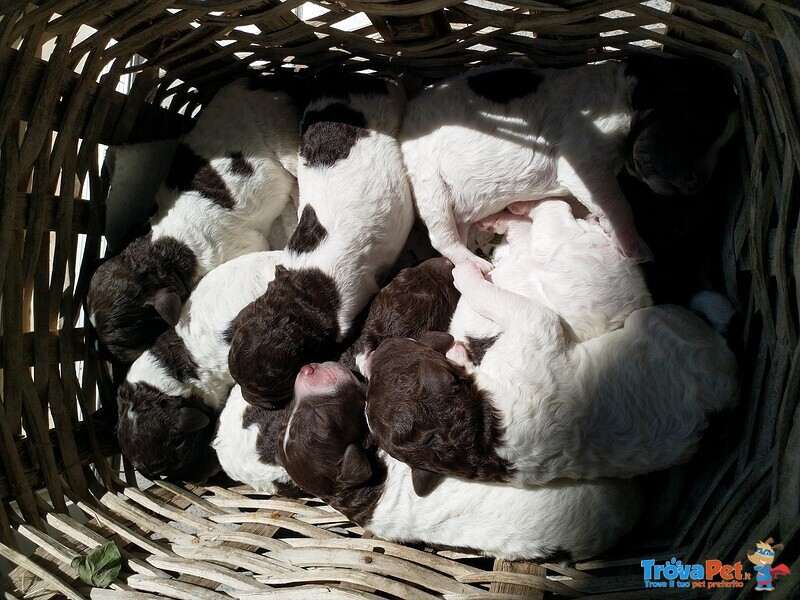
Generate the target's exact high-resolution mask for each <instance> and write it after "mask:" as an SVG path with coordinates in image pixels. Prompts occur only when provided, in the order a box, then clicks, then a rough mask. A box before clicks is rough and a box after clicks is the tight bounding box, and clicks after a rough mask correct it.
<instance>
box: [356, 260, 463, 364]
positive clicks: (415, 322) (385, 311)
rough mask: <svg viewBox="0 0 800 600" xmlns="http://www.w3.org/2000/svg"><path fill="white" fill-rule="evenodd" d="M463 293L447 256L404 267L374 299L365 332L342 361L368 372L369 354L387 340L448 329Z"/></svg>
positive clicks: (363, 329) (363, 331)
mask: <svg viewBox="0 0 800 600" xmlns="http://www.w3.org/2000/svg"><path fill="white" fill-rule="evenodd" d="M460 296H461V294H459V292H458V290H457V289H456V288H455V286H454V285H453V263H451V262H450V261H449V260H447V259H446V258H442V257H439V258H431V259H428V260H426V261H425V262H423V263H420V264H419V265H417V266H416V267H409V268H407V269H403V270H402V271H400V272H399V273H398V274H397V275H396V276H395V278H394V279H392V281H390V282H389V284H388V285H387V286H386V287H384V288H383V289H381V291H380V292H378V295H377V296H375V298H374V299H373V300H372V303H371V304H370V306H369V313H368V314H367V318H366V321H365V322H364V327H363V328H362V330H361V334H360V335H359V336H358V338H357V339H356V341H355V342H353V344H352V345H351V346H350V347H349V348H348V349H347V350H345V352H344V354H342V357H341V362H342V363H343V364H344V365H346V366H347V367H348V368H349V369H351V370H357V371H359V372H360V373H361V374H362V375H364V374H365V373H364V364H365V362H366V359H367V356H368V355H369V353H370V352H372V351H373V350H376V349H377V348H378V346H380V344H381V342H383V341H384V340H387V339H389V338H393V337H412V338H416V337H418V336H420V335H421V334H423V333H425V332H426V331H444V330H446V329H447V327H448V325H449V324H450V318H451V317H452V316H453V311H455V309H456V304H458V299H459V297H460Z"/></svg>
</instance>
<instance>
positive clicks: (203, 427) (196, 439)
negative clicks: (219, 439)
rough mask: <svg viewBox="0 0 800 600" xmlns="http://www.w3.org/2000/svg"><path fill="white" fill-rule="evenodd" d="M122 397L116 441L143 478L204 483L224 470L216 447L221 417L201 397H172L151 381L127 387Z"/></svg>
mask: <svg viewBox="0 0 800 600" xmlns="http://www.w3.org/2000/svg"><path fill="white" fill-rule="evenodd" d="M117 399H118V402H119V409H120V425H121V426H118V427H117V439H118V440H119V445H120V448H121V449H122V451H123V453H124V454H125V457H126V458H128V460H130V461H131V463H132V464H133V466H134V468H135V469H136V470H137V471H139V472H140V473H141V474H142V475H144V476H145V477H147V478H149V479H156V478H159V477H162V476H167V477H172V478H176V479H180V480H183V481H191V482H202V481H205V480H206V479H208V478H209V477H211V476H212V475H214V474H215V473H217V471H219V461H218V460H217V455H216V453H215V452H214V449H213V448H211V440H212V439H213V438H214V426H213V425H214V423H215V422H216V418H217V417H216V414H215V412H214V409H212V408H211V407H209V406H206V404H205V403H204V402H203V400H202V399H201V398H200V397H199V396H196V395H191V396H168V395H166V394H164V393H163V392H162V391H161V390H158V389H156V388H154V387H152V386H150V385H148V384H146V383H134V384H128V383H125V384H123V385H122V386H120V388H119V392H118V398H117Z"/></svg>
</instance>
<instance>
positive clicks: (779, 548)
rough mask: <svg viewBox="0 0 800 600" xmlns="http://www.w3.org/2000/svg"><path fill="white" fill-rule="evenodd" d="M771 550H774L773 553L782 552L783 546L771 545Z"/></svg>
mask: <svg viewBox="0 0 800 600" xmlns="http://www.w3.org/2000/svg"><path fill="white" fill-rule="evenodd" d="M772 549H773V550H775V552H777V551H778V550H783V544H772Z"/></svg>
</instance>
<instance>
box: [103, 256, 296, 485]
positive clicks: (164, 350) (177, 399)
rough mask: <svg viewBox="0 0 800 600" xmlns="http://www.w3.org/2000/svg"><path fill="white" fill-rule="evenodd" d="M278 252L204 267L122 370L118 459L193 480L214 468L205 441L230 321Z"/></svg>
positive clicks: (224, 376) (216, 404)
mask: <svg viewBox="0 0 800 600" xmlns="http://www.w3.org/2000/svg"><path fill="white" fill-rule="evenodd" d="M282 259H283V252H277V251H276V252H256V253H252V254H248V255H245V256H242V257H239V258H237V259H235V260H232V261H230V262H227V263H225V264H224V265H221V266H219V267H217V268H216V269H214V270H213V271H212V272H211V273H209V274H208V275H207V276H206V277H205V278H203V280H202V281H201V282H200V283H199V284H198V286H197V288H195V290H194V292H192V295H191V296H190V297H189V300H188V301H187V302H186V304H185V305H184V307H183V313H182V314H181V318H180V320H179V321H178V324H177V325H176V326H175V328H173V329H168V330H167V331H165V332H164V333H162V334H161V335H160V336H159V337H158V339H157V340H156V341H155V343H154V344H153V346H152V347H151V348H150V349H149V350H147V351H145V352H144V353H143V354H142V355H141V356H140V357H139V358H138V359H136V361H134V363H133V365H131V368H130V370H129V371H128V373H127V375H126V378H125V381H124V382H123V383H122V384H121V385H120V387H119V390H118V397H117V402H118V411H119V421H118V424H117V438H118V439H119V443H120V449H121V450H122V453H123V454H124V455H125V457H126V458H127V459H128V460H130V461H131V462H132V464H133V465H134V466H135V467H136V469H137V470H139V471H140V472H142V473H143V474H146V475H147V476H149V477H151V478H153V477H157V476H161V475H164V476H170V477H176V478H179V479H183V480H186V481H194V482H199V481H203V480H204V479H205V478H206V477H208V476H210V475H211V474H213V472H214V471H215V470H217V469H218V468H219V463H218V462H217V460H216V457H215V455H214V452H213V450H211V448H210V446H209V445H210V443H211V441H212V438H213V437H214V426H215V423H216V415H217V413H218V412H219V410H220V409H221V408H222V405H223V403H224V401H225V398H226V397H227V396H228V393H229V391H230V388H231V386H232V385H233V378H232V377H231V375H230V371H229V370H228V349H229V345H230V327H231V323H232V321H233V319H234V317H236V315H237V314H238V313H239V311H240V310H241V309H242V308H244V306H246V305H247V304H248V303H249V302H251V301H252V300H253V299H254V298H257V297H258V296H259V295H261V294H263V293H264V290H266V289H267V286H268V285H269V283H270V282H271V281H272V279H273V277H274V275H275V269H276V267H277V265H278V263H279V262H280V261H281V260H282Z"/></svg>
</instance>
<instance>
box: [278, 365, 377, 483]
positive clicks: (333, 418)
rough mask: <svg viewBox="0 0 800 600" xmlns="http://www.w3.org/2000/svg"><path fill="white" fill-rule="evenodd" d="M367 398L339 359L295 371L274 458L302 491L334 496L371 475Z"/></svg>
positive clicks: (366, 479)
mask: <svg viewBox="0 0 800 600" xmlns="http://www.w3.org/2000/svg"><path fill="white" fill-rule="evenodd" d="M365 400H366V394H365V392H364V388H363V387H362V385H361V384H360V383H359V382H358V381H357V380H356V378H355V377H354V376H353V374H352V373H351V372H350V371H349V370H347V368H345V367H344V366H343V365H341V364H340V363H335V362H326V363H323V364H310V365H305V366H304V367H303V368H302V369H301V370H300V373H298V375H297V380H296V381H295V385H294V398H293V399H292V403H291V404H290V405H289V416H288V419H287V421H286V431H285V433H284V438H283V440H282V441H281V443H279V446H278V454H277V456H276V458H277V461H278V463H279V464H281V465H283V467H284V468H285V469H286V471H287V472H288V473H289V476H290V477H291V478H292V479H293V480H294V481H295V482H296V483H297V485H299V486H300V487H301V488H303V489H304V490H305V491H307V492H309V493H311V494H315V495H317V496H319V497H320V498H323V499H324V498H333V497H338V496H341V495H342V494H343V493H344V492H345V490H348V489H351V488H355V487H358V486H361V485H363V484H365V483H367V482H368V481H369V480H370V479H371V478H372V476H373V465H372V462H371V460H370V458H369V457H368V456H367V453H366V452H365V451H364V447H365V444H366V440H367V426H366V422H365V420H364V402H365Z"/></svg>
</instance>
